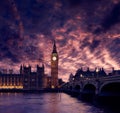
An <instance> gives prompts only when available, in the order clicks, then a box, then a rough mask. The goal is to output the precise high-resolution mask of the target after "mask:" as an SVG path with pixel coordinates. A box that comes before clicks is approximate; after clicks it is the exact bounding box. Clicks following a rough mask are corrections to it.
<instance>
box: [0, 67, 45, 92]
mask: <svg viewBox="0 0 120 113" xmlns="http://www.w3.org/2000/svg"><path fill="white" fill-rule="evenodd" d="M46 83H47V82H46ZM43 88H45V76H44V65H42V67H40V66H38V65H37V70H36V72H32V71H31V66H21V67H20V74H12V73H9V74H7V73H6V74H4V73H0V89H24V90H40V89H43Z"/></svg>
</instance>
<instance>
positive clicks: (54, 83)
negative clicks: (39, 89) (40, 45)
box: [51, 41, 58, 88]
mask: <svg viewBox="0 0 120 113" xmlns="http://www.w3.org/2000/svg"><path fill="white" fill-rule="evenodd" d="M51 88H58V53H57V48H56V43H55V41H54V44H53V51H52V55H51Z"/></svg>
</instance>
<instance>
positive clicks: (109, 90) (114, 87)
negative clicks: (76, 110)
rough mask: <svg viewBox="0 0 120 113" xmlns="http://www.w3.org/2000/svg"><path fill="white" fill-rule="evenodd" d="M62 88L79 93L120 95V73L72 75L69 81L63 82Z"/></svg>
mask: <svg viewBox="0 0 120 113" xmlns="http://www.w3.org/2000/svg"><path fill="white" fill-rule="evenodd" d="M62 89H63V90H64V91H69V92H73V93H79V94H92V95H97V96H120V74H119V73H117V74H115V75H113V74H112V75H110V74H109V75H106V76H97V75H96V76H87V77H86V76H82V74H81V73H79V76H76V75H75V76H73V75H70V78H69V82H67V83H65V84H63V86H62Z"/></svg>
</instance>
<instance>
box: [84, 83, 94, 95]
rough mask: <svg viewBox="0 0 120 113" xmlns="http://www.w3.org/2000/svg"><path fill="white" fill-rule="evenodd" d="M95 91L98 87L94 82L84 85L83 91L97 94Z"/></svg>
mask: <svg viewBox="0 0 120 113" xmlns="http://www.w3.org/2000/svg"><path fill="white" fill-rule="evenodd" d="M95 91H96V87H95V85H93V84H90V83H89V84H86V85H85V86H84V87H83V91H82V92H83V93H88V94H95Z"/></svg>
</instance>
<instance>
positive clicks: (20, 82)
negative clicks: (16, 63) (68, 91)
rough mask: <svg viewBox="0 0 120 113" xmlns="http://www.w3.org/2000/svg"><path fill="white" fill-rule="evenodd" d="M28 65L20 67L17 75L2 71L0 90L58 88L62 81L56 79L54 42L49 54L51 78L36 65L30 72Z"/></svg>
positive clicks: (56, 63)
mask: <svg viewBox="0 0 120 113" xmlns="http://www.w3.org/2000/svg"><path fill="white" fill-rule="evenodd" d="M31 68H32V67H31V66H30V65H28V66H25V65H21V66H20V70H19V74H14V73H13V70H9V72H7V69H4V70H3V72H0V89H23V90H41V89H45V88H59V87H60V86H59V85H61V84H62V83H63V81H62V79H58V53H57V48H56V43H55V41H54V44H53V51H52V54H51V76H48V75H46V74H45V71H44V70H45V67H44V65H43V64H42V66H39V65H37V66H36V71H34V72H32V71H31V70H32V69H31Z"/></svg>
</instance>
